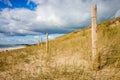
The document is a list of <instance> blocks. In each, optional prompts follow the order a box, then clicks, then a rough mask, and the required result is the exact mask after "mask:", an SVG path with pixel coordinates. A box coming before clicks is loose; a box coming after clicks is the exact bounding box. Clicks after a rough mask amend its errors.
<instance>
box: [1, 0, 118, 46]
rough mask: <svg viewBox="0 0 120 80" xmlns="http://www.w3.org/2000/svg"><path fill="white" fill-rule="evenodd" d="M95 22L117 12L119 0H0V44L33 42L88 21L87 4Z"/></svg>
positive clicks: (106, 18)
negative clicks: (95, 14)
mask: <svg viewBox="0 0 120 80" xmlns="http://www.w3.org/2000/svg"><path fill="white" fill-rule="evenodd" d="M92 4H97V9H98V12H97V13H98V14H97V15H98V22H102V21H105V20H109V19H112V18H115V17H119V16H120V5H119V4H120V0H0V44H33V43H37V42H38V41H39V40H40V37H41V36H42V38H43V40H45V33H46V32H47V33H49V38H50V39H54V38H55V37H57V36H61V35H63V34H66V33H69V32H71V31H74V30H77V29H82V28H84V27H86V26H87V25H90V24H91V5H92Z"/></svg>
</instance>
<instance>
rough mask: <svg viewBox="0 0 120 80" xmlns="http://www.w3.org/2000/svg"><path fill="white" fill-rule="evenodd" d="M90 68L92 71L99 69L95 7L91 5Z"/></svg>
mask: <svg viewBox="0 0 120 80" xmlns="http://www.w3.org/2000/svg"><path fill="white" fill-rule="evenodd" d="M92 66H93V70H99V69H100V60H99V53H98V47H97V5H96V4H94V5H92Z"/></svg>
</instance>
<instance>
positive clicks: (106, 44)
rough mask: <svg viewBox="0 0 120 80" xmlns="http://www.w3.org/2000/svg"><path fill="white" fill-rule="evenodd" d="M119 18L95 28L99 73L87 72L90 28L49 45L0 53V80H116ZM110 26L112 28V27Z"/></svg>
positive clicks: (118, 72)
mask: <svg viewBox="0 0 120 80" xmlns="http://www.w3.org/2000/svg"><path fill="white" fill-rule="evenodd" d="M116 21H119V22H120V18H116V19H113V20H109V21H105V22H102V23H100V24H98V51H99V53H100V62H101V69H100V70H99V71H97V72H96V71H92V69H91V67H92V66H91V55H92V52H91V46H92V45H91V42H92V41H91V27H90V26H88V27H86V28H84V29H82V30H77V31H74V32H71V33H68V34H66V35H63V36H61V37H58V38H56V39H55V40H51V41H50V42H49V46H50V48H49V53H46V51H45V43H44V44H43V46H42V47H41V46H40V45H34V46H29V47H27V48H24V49H19V50H13V51H9V52H5V53H0V80H12V79H14V80H98V79H101V80H119V79H120V77H119V75H120V23H119V24H116ZM113 24H114V26H113Z"/></svg>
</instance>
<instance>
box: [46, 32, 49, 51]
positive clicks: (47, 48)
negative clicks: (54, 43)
mask: <svg viewBox="0 0 120 80" xmlns="http://www.w3.org/2000/svg"><path fill="white" fill-rule="evenodd" d="M46 52H47V53H48V52H49V43H48V33H46Z"/></svg>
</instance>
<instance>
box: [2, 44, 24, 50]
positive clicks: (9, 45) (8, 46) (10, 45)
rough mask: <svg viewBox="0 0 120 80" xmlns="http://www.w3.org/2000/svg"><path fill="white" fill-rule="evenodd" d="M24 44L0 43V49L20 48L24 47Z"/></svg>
mask: <svg viewBox="0 0 120 80" xmlns="http://www.w3.org/2000/svg"><path fill="white" fill-rule="evenodd" d="M25 47H26V46H25V45H19V44H0V50H11V49H12V50H13V49H21V48H25Z"/></svg>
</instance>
